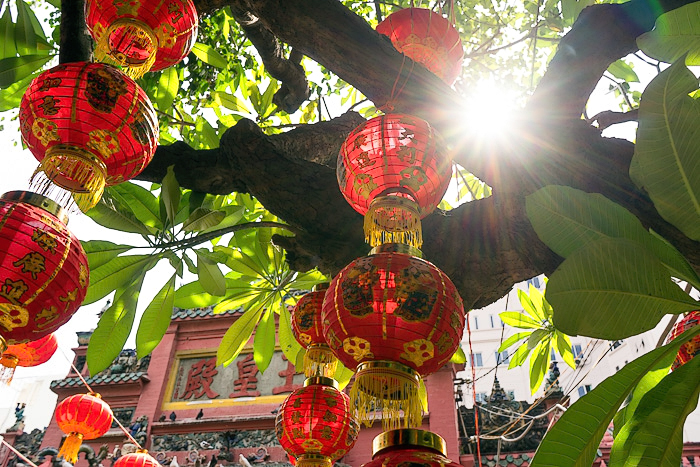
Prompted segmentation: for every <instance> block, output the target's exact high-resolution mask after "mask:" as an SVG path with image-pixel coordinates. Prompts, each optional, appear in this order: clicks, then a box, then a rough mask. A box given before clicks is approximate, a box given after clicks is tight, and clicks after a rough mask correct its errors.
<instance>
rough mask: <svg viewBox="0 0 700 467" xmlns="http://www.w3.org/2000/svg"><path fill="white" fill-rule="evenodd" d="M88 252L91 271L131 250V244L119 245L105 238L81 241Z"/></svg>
mask: <svg viewBox="0 0 700 467" xmlns="http://www.w3.org/2000/svg"><path fill="white" fill-rule="evenodd" d="M80 244H81V245H82V246H83V249H84V250H85V253H86V254H87V258H88V265H89V266H90V271H94V270H95V269H97V268H99V267H100V266H102V265H103V264H105V263H107V262H109V261H111V260H113V259H114V258H116V257H117V256H119V255H121V254H122V253H124V252H126V251H129V250H131V249H132V248H133V247H132V246H130V245H117V244H116V243H112V242H107V241H104V240H88V241H86V242H80Z"/></svg>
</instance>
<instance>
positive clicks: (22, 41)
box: [15, 0, 51, 55]
mask: <svg viewBox="0 0 700 467" xmlns="http://www.w3.org/2000/svg"><path fill="white" fill-rule="evenodd" d="M16 5H17V26H16V28H17V29H16V30H15V34H16V36H15V41H16V45H17V50H18V52H19V54H20V55H25V54H32V53H36V52H39V51H46V50H49V49H51V44H49V42H48V41H47V39H46V34H44V30H43V29H42V27H41V23H39V20H38V19H37V17H36V15H35V14H34V12H33V11H32V9H31V8H30V7H29V5H27V3H25V2H24V1H23V0H17V2H16ZM17 36H19V37H17Z"/></svg>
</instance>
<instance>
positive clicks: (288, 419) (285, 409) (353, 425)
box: [275, 376, 360, 467]
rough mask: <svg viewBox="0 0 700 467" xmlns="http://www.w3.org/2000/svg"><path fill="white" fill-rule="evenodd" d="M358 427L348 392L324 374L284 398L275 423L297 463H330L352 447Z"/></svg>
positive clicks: (311, 466)
mask: <svg viewBox="0 0 700 467" xmlns="http://www.w3.org/2000/svg"><path fill="white" fill-rule="evenodd" d="M359 430H360V428H359V426H358V424H357V422H356V421H355V419H354V418H353V417H352V414H351V409H350V399H349V398H348V396H347V395H346V394H345V393H342V392H340V391H339V390H338V387H337V383H336V382H335V381H334V380H332V379H330V378H325V377H321V376H318V377H313V378H309V379H307V380H306V381H305V382H304V387H302V388H299V389H297V390H296V391H294V392H292V393H291V394H290V395H289V397H287V398H286V399H285V400H284V402H283V403H282V406H281V407H280V410H279V412H278V413H277V421H276V423H275V431H276V433H277V438H278V439H279V442H280V444H281V445H282V447H283V448H284V450H285V451H287V454H289V455H290V456H291V457H293V458H294V459H295V460H296V465H297V466H298V467H331V466H332V465H333V461H335V460H336V459H339V458H341V457H343V456H344V455H345V453H346V452H348V451H349V450H350V449H351V448H352V446H353V445H354V444H355V440H356V439H357V434H358V433H359Z"/></svg>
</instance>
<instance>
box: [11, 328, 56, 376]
mask: <svg viewBox="0 0 700 467" xmlns="http://www.w3.org/2000/svg"><path fill="white" fill-rule="evenodd" d="M57 348H58V344H57V343H56V336H54V335H53V334H49V335H48V336H45V337H42V338H41V339H38V340H35V341H31V342H27V343H26V344H14V345H8V346H7V350H5V352H4V353H3V354H2V358H0V365H2V368H1V369H0V383H5V384H10V382H11V381H12V377H13V376H14V374H15V368H17V367H18V366H21V367H25V368H27V367H32V366H38V365H41V364H42V363H46V362H48V361H49V359H50V358H51V357H52V356H53V354H54V353H56V349H57Z"/></svg>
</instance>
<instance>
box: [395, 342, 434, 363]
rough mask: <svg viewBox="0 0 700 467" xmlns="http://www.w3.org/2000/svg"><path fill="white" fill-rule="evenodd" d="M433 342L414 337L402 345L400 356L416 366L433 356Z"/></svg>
mask: <svg viewBox="0 0 700 467" xmlns="http://www.w3.org/2000/svg"><path fill="white" fill-rule="evenodd" d="M434 348H435V347H434V346H433V343H432V342H430V341H428V340H425V339H416V340H413V341H411V342H406V343H405V344H404V345H403V353H402V354H401V358H405V359H406V360H408V361H410V362H413V363H414V364H415V365H416V366H417V367H420V366H423V364H424V363H425V362H427V361H428V360H430V359H431V358H433V357H434V356H435V350H434Z"/></svg>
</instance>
